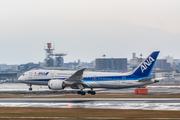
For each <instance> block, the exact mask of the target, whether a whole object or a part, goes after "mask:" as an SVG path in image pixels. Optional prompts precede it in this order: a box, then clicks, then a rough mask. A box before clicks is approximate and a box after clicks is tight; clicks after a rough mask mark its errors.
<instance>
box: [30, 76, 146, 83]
mask: <svg viewBox="0 0 180 120" xmlns="http://www.w3.org/2000/svg"><path fill="white" fill-rule="evenodd" d="M144 78H147V77H144ZM144 78H142V77H139V76H135V75H128V76H104V77H84V78H83V82H91V81H119V80H139V79H144ZM54 79H58V80H65V79H67V78H54ZM49 80H51V79H31V80H27V81H49Z"/></svg>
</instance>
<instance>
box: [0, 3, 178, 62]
mask: <svg viewBox="0 0 180 120" xmlns="http://www.w3.org/2000/svg"><path fill="white" fill-rule="evenodd" d="M47 42H52V43H55V47H56V50H55V52H57V53H59V52H65V53H68V55H67V56H66V57H64V60H65V62H69V61H77V60H78V59H81V61H88V62H89V61H92V60H94V59H95V58H97V57H98V58H99V57H102V55H103V54H106V56H107V57H110V58H111V57H114V58H115V57H127V58H129V59H130V58H131V56H132V53H133V52H136V53H137V55H139V54H141V53H142V54H143V57H146V56H148V55H149V54H150V53H151V52H152V51H154V50H160V51H161V53H160V56H159V58H162V57H164V56H167V55H171V56H174V58H179V59H180V0H0V55H1V56H0V64H1V63H7V64H21V63H28V62H36V63H37V62H39V61H43V60H44V58H45V51H44V50H43V49H44V45H45V43H47Z"/></svg>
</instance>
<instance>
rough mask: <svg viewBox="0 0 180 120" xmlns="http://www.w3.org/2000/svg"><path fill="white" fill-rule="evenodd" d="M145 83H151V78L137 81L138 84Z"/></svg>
mask: <svg viewBox="0 0 180 120" xmlns="http://www.w3.org/2000/svg"><path fill="white" fill-rule="evenodd" d="M147 81H151V78H145V79H141V80H138V82H147Z"/></svg>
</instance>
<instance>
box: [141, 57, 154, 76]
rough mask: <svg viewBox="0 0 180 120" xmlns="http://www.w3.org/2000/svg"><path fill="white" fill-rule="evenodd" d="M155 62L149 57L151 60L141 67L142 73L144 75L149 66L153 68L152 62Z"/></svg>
mask: <svg viewBox="0 0 180 120" xmlns="http://www.w3.org/2000/svg"><path fill="white" fill-rule="evenodd" d="M153 61H154V59H153V58H152V57H151V56H149V58H147V60H145V61H144V62H143V63H142V65H141V71H142V73H143V72H144V70H146V69H147V68H148V66H151V64H152V62H153Z"/></svg>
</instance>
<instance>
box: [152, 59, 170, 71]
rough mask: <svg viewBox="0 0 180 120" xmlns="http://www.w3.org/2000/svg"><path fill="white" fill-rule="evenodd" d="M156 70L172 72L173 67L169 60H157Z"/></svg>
mask: <svg viewBox="0 0 180 120" xmlns="http://www.w3.org/2000/svg"><path fill="white" fill-rule="evenodd" d="M154 69H160V70H170V69H171V65H170V63H168V62H167V59H157V61H156V63H155V65H154Z"/></svg>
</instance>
